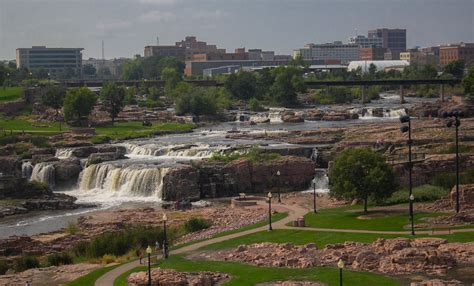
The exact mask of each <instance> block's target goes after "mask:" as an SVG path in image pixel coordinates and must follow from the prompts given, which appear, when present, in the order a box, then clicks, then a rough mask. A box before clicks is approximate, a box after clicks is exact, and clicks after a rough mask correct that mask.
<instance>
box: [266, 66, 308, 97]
mask: <svg viewBox="0 0 474 286" xmlns="http://www.w3.org/2000/svg"><path fill="white" fill-rule="evenodd" d="M272 72H273V75H274V76H275V81H274V83H273V85H272V87H271V88H270V95H271V96H272V97H273V99H274V100H275V101H276V102H277V103H278V104H280V105H283V106H292V105H295V104H296V103H297V100H296V99H297V92H304V91H305V90H306V85H305V83H304V80H303V70H302V69H300V68H297V67H278V68H276V69H274V70H273V71H272Z"/></svg>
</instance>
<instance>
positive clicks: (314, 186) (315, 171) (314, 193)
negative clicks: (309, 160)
mask: <svg viewBox="0 0 474 286" xmlns="http://www.w3.org/2000/svg"><path fill="white" fill-rule="evenodd" d="M317 172H318V169H317V168H315V169H314V179H313V210H314V213H316V212H317V211H316V173H317Z"/></svg>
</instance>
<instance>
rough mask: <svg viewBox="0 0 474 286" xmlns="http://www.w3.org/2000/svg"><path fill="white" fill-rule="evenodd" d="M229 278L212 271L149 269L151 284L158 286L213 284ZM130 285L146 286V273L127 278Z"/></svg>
mask: <svg viewBox="0 0 474 286" xmlns="http://www.w3.org/2000/svg"><path fill="white" fill-rule="evenodd" d="M226 279H229V275H227V274H222V273H214V272H178V271H176V270H174V269H159V268H155V269H152V270H151V285H153V286H155V285H160V286H185V285H190V286H213V285H218V284H219V283H220V282H222V281H224V280H226ZM127 283H128V285H130V286H146V285H148V273H147V272H136V273H132V274H130V275H129V276H128V278H127Z"/></svg>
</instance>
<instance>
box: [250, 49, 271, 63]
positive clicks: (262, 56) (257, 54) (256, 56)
mask: <svg viewBox="0 0 474 286" xmlns="http://www.w3.org/2000/svg"><path fill="white" fill-rule="evenodd" d="M248 58H249V60H263V61H273V60H274V59H275V52H274V51H262V49H249V51H248Z"/></svg>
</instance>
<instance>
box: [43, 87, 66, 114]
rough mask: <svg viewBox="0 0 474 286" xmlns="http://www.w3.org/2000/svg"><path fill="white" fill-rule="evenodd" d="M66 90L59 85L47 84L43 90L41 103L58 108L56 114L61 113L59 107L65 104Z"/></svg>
mask: <svg viewBox="0 0 474 286" xmlns="http://www.w3.org/2000/svg"><path fill="white" fill-rule="evenodd" d="M65 94H66V90H65V89H64V88H62V87H59V86H57V85H47V86H46V87H44V88H43V89H42V90H41V103H43V104H44V105H46V106H49V107H51V108H53V109H56V116H57V115H58V114H59V109H60V108H61V107H62V106H63V102H64V95H65Z"/></svg>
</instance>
